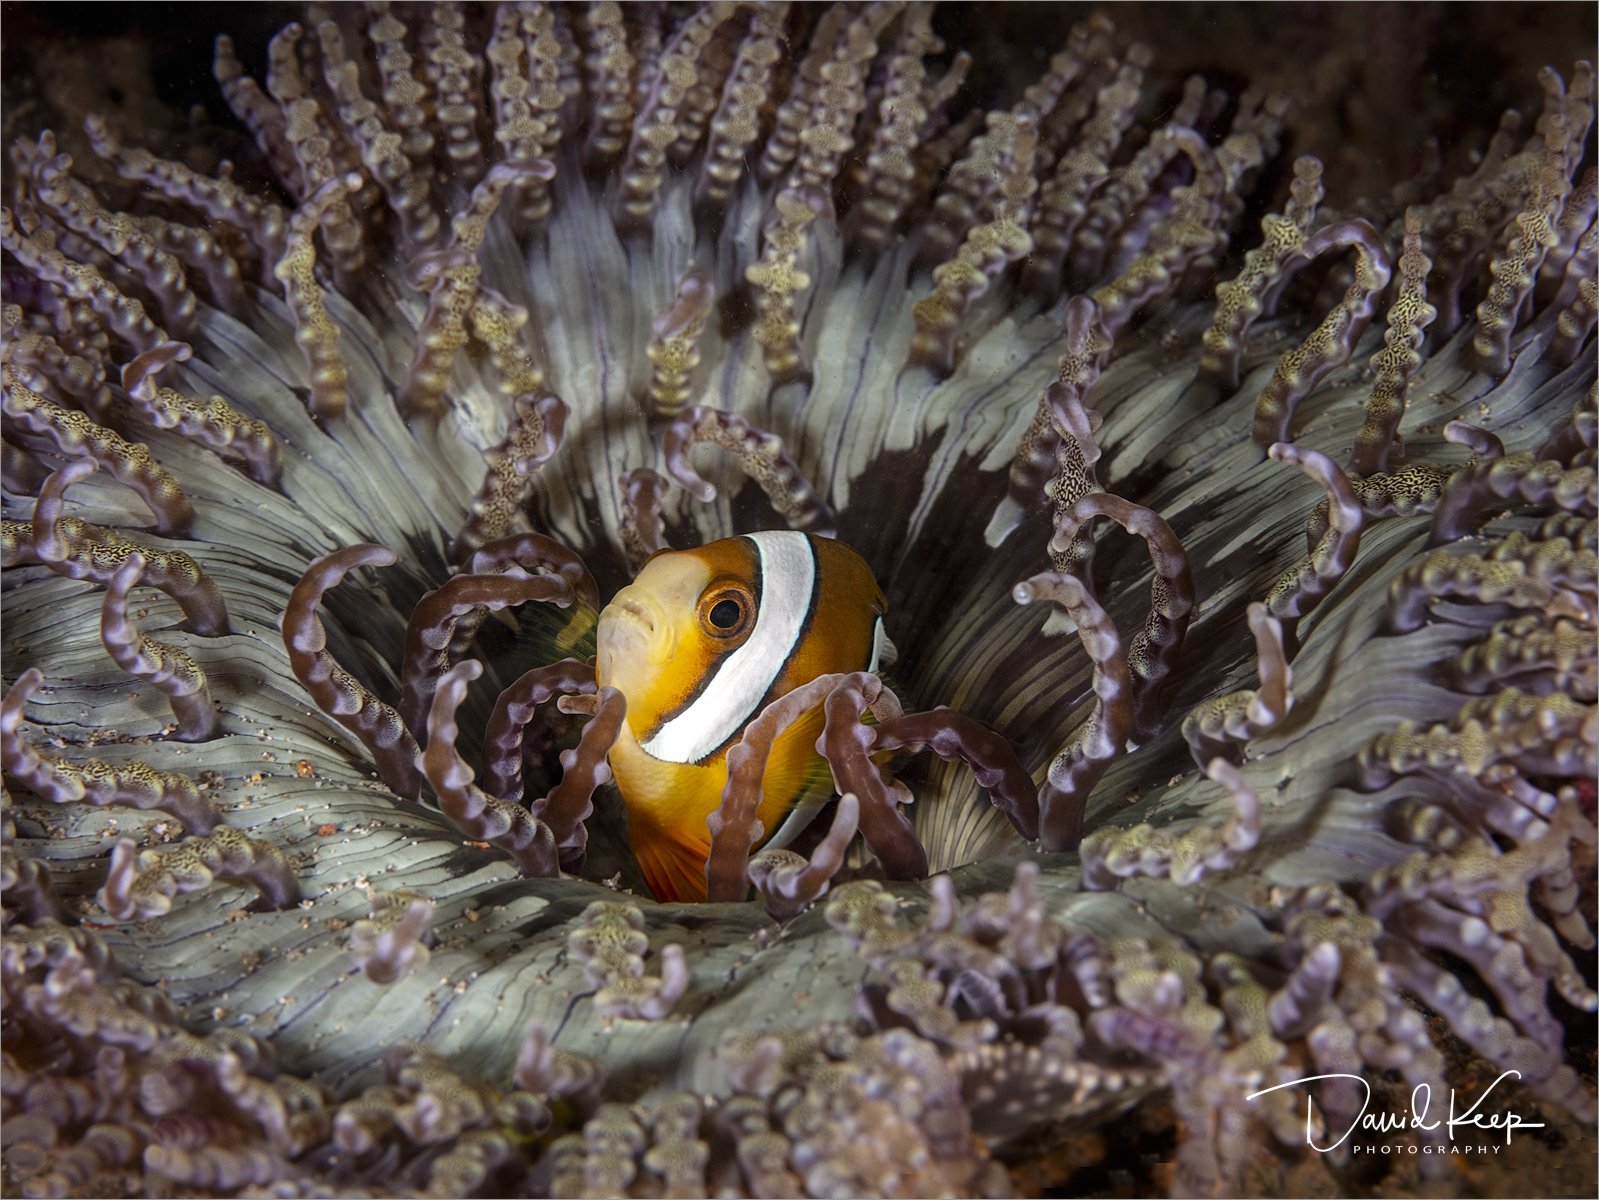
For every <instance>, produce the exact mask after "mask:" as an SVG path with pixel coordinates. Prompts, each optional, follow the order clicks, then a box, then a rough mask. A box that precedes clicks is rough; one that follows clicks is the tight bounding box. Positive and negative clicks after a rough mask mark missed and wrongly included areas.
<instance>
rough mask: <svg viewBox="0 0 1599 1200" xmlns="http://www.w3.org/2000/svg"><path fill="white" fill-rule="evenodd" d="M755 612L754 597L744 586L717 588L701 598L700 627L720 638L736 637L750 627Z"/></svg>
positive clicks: (712, 635)
mask: <svg viewBox="0 0 1599 1200" xmlns="http://www.w3.org/2000/svg"><path fill="white" fill-rule="evenodd" d="M754 612H755V604H754V597H752V596H751V595H750V594H749V593H748V592H747V591H745V590H744V589H743V588H738V587H719V588H715V589H712V590H710V591H708V592H706V594H705V595H704V596H703V597H702V598H701V599H700V627H701V628H702V629H704V630H705V632H706V633H708V634H709V635H710V636H711V637H714V638H717V639H720V640H726V639H728V638H734V637H737V636H738V635H739V634H741V633H744V632H746V631H747V630H748V629H749V627H750V623H751V621H752V619H753V616H754Z"/></svg>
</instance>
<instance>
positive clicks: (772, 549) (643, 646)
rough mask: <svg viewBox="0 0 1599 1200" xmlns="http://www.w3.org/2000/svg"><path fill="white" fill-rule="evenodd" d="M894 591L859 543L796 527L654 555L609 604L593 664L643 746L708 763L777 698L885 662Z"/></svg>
mask: <svg viewBox="0 0 1599 1200" xmlns="http://www.w3.org/2000/svg"><path fill="white" fill-rule="evenodd" d="M886 607H887V602H886V601H885V600H884V598H883V591H882V589H881V588H880V587H878V586H877V581H876V579H874V578H873V576H872V570H871V568H870V567H868V566H867V565H866V562H865V560H863V559H862V558H861V556H860V555H858V554H856V553H855V551H853V550H851V549H850V548H849V547H848V546H845V545H843V544H842V543H840V542H836V541H833V540H831V539H829V538H821V537H816V536H814V535H811V534H806V533H797V532H791V531H781V532H768V533H752V534H746V535H744V536H742V537H732V538H724V539H722V540H721V541H717V542H711V543H710V544H709V545H706V546H700V547H698V548H697V549H693V550H667V551H662V552H661V553H659V554H656V555H655V556H654V557H652V558H651V559H650V560H649V561H648V562H646V563H645V564H644V567H643V568H642V569H641V570H640V571H639V574H638V578H636V579H635V580H634V581H633V582H632V583H631V584H629V585H628V586H627V587H625V588H623V589H622V590H621V591H620V592H618V593H617V594H616V598H615V599H613V600H612V601H611V603H610V604H608V605H607V606H606V607H605V609H604V611H602V612H601V613H600V621H599V628H598V631H597V643H598V644H597V651H598V653H597V657H596V664H595V671H596V676H597V679H598V682H599V684H600V686H601V687H614V688H617V689H618V690H620V691H621V692H622V694H623V695H624V696H625V697H626V698H627V723H628V727H629V730H630V731H631V732H632V734H633V736H634V738H635V739H636V740H637V742H638V744H639V746H640V747H641V748H642V749H643V750H644V751H645V753H647V754H649V755H651V756H652V757H654V758H657V759H660V760H662V761H665V762H674V763H699V762H704V761H705V760H706V759H708V758H712V757H714V756H716V755H717V754H719V753H721V752H723V751H725V750H726V749H727V748H728V746H730V745H731V744H732V743H733V742H735V741H737V740H738V738H739V737H740V736H741V735H742V733H743V731H744V727H745V726H746V725H748V724H749V723H750V721H752V720H754V719H755V717H757V716H758V715H759V714H760V712H761V710H762V709H763V708H764V707H766V705H767V704H769V703H770V702H771V701H772V700H774V699H776V698H777V697H779V696H781V695H783V694H784V693H786V692H789V691H791V690H793V689H794V688H796V687H799V686H800V685H801V684H804V683H808V682H810V681H811V680H812V679H815V678H816V677H817V676H818V675H824V674H827V673H829V672H833V671H860V670H876V669H877V668H878V667H879V666H880V665H886V661H885V654H886V653H887V652H888V649H887V648H888V645H889V644H888V640H887V636H886V635H885V633H884V631H883V613H884V611H885V609H886Z"/></svg>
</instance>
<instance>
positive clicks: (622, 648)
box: [595, 589, 672, 679]
mask: <svg viewBox="0 0 1599 1200" xmlns="http://www.w3.org/2000/svg"><path fill="white" fill-rule="evenodd" d="M670 635H671V627H670V626H669V625H668V624H667V623H666V622H665V620H664V617H663V615H662V614H661V613H660V611H659V610H658V609H657V608H656V607H655V606H654V605H653V604H651V603H650V602H649V599H648V598H647V597H644V598H641V597H637V596H629V595H627V593H626V589H624V590H623V592H621V593H620V594H618V595H617V596H615V597H614V598H613V599H612V600H611V602H610V603H609V604H607V605H606V606H605V609H604V610H603V611H602V612H601V613H600V622H599V628H598V630H597V631H596V642H597V644H596V646H595V650H596V652H597V656H596V665H597V666H598V667H599V669H600V675H601V677H602V678H603V679H611V678H614V675H615V669H616V666H617V664H619V663H621V662H624V661H628V660H633V661H660V660H663V659H664V658H666V657H667V656H669V655H670V653H671V646H670V645H669V644H667V645H663V644H662V643H663V640H664V641H665V642H666V643H670V642H671V640H672V638H671V636H670Z"/></svg>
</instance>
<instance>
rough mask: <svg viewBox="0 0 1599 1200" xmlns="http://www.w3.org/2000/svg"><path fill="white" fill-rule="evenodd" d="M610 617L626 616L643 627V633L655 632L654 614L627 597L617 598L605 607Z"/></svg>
mask: <svg viewBox="0 0 1599 1200" xmlns="http://www.w3.org/2000/svg"><path fill="white" fill-rule="evenodd" d="M606 609H607V611H610V612H611V615H612V616H618V615H621V614H626V615H627V616H629V617H632V618H633V619H634V620H635V621H637V622H638V623H639V624H640V625H642V626H643V627H644V632H645V633H654V632H655V614H653V613H652V612H650V610H649V608H648V607H646V606H645V605H643V604H640V603H639V602H638V601H637V600H634V599H632V598H631V597H628V596H618V597H616V599H614V600H612V601H611V603H610V604H608V605H607V606H606Z"/></svg>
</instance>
